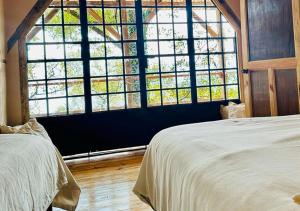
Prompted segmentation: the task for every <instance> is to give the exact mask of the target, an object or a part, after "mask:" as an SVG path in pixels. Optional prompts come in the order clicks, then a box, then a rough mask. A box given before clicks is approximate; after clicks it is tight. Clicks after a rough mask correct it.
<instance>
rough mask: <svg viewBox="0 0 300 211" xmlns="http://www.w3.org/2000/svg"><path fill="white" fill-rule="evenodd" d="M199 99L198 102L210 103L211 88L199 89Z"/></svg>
mask: <svg viewBox="0 0 300 211" xmlns="http://www.w3.org/2000/svg"><path fill="white" fill-rule="evenodd" d="M197 98H198V102H208V101H210V89H209V87H201V88H197Z"/></svg>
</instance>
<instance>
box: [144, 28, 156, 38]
mask: <svg viewBox="0 0 300 211" xmlns="http://www.w3.org/2000/svg"><path fill="white" fill-rule="evenodd" d="M157 30H158V28H157V24H144V39H145V40H151V39H157V38H158V36H157Z"/></svg>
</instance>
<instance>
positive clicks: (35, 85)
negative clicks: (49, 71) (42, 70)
mask: <svg viewBox="0 0 300 211" xmlns="http://www.w3.org/2000/svg"><path fill="white" fill-rule="evenodd" d="M28 89H29V90H28V98H29V99H38V98H46V86H45V83H44V82H39V81H35V82H29V83H28Z"/></svg>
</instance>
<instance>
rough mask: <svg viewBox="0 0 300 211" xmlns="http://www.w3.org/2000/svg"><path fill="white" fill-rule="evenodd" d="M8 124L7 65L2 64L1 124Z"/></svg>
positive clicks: (0, 90)
mask: <svg viewBox="0 0 300 211" xmlns="http://www.w3.org/2000/svg"><path fill="white" fill-rule="evenodd" d="M5 123H6V82H5V64H4V63H1V62H0V124H5Z"/></svg>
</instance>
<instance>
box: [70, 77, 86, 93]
mask: <svg viewBox="0 0 300 211" xmlns="http://www.w3.org/2000/svg"><path fill="white" fill-rule="evenodd" d="M67 83H68V95H69V96H77V95H84V86H83V79H69V80H68V81H67Z"/></svg>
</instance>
